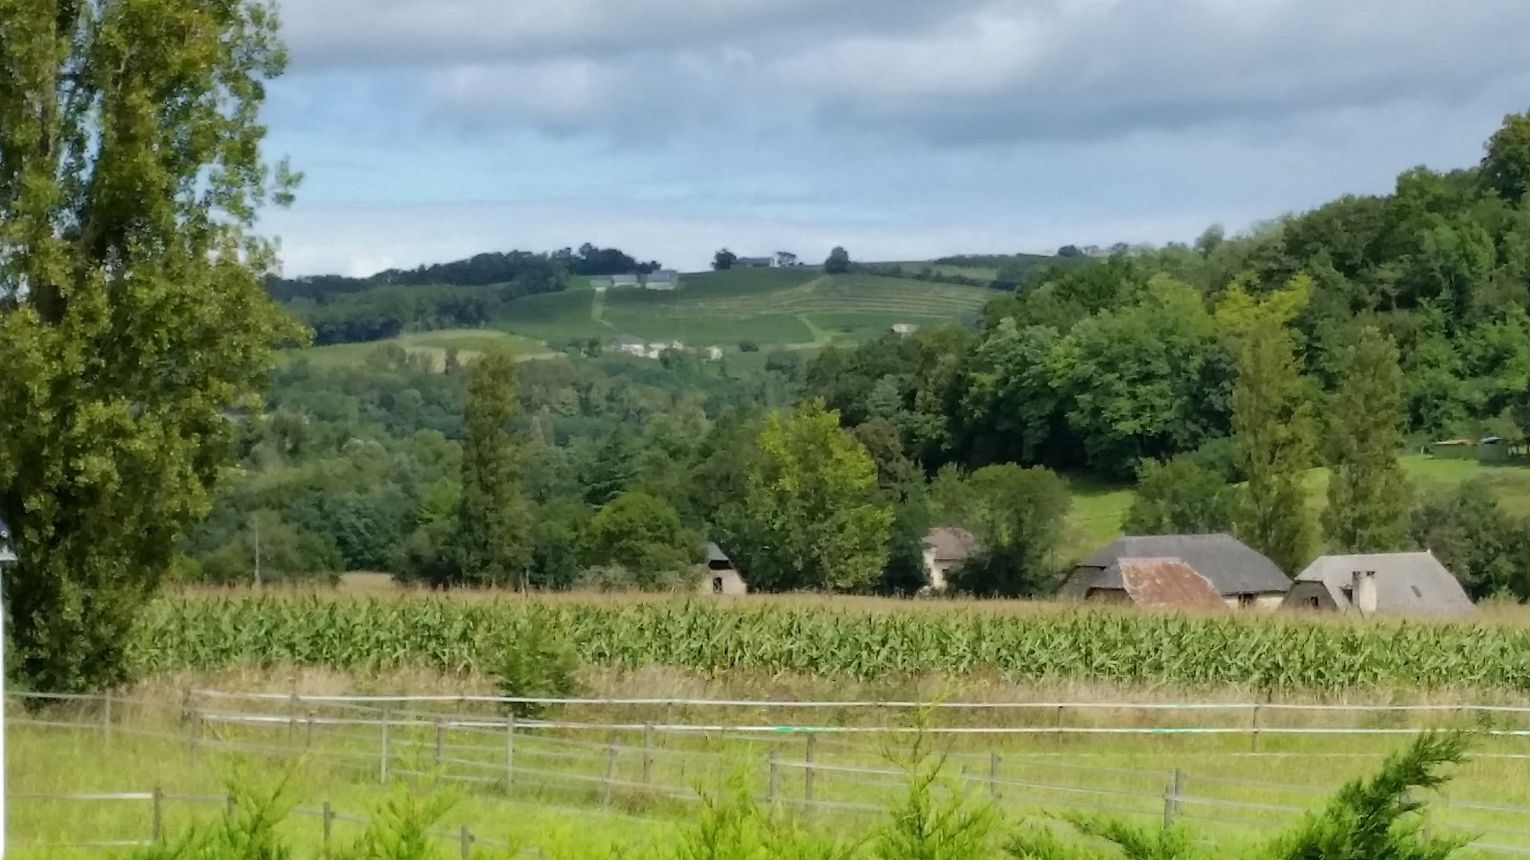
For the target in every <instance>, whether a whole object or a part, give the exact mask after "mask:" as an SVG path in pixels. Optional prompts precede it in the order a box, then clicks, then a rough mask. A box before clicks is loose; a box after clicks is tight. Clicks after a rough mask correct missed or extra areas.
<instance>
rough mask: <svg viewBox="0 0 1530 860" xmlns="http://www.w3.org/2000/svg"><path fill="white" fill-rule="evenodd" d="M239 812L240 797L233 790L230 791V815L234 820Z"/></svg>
mask: <svg viewBox="0 0 1530 860" xmlns="http://www.w3.org/2000/svg"><path fill="white" fill-rule="evenodd" d="M238 814H239V798H238V797H236V796H235V795H234V793H233V792H232V791H231V792H229V793H228V817H229V819H230V820H233V818H234V817H235V816H237V815H238Z"/></svg>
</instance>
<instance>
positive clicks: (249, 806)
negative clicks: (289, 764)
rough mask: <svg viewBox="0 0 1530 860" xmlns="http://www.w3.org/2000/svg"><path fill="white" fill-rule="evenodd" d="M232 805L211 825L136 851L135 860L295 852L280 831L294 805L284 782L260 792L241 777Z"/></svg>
mask: <svg viewBox="0 0 1530 860" xmlns="http://www.w3.org/2000/svg"><path fill="white" fill-rule="evenodd" d="M228 788H229V797H230V798H231V799H232V800H233V807H232V809H231V812H230V814H229V815H227V816H225V817H224V818H223V820H222V821H220V822H219V823H217V824H216V825H213V826H210V827H200V828H192V829H191V830H189V831H187V832H186V833H184V834H182V835H180V836H179V837H177V838H175V839H173V840H171V841H170V842H168V843H166V844H163V845H155V846H152V847H149V848H144V849H141V850H139V851H136V852H134V853H133V855H132V856H133V857H134V858H135V860H290V858H292V857H295V856H296V855H295V853H294V852H293V851H292V849H291V848H290V847H289V846H288V845H287V844H286V843H285V841H284V840H283V839H282V837H281V836H280V835H279V834H278V832H277V831H278V828H279V826H280V825H281V823H282V821H283V820H284V819H285V818H286V817H287V815H288V813H289V811H290V809H291V804H290V803H289V802H288V801H287V800H286V799H285V798H284V794H285V793H286V792H285V784H283V785H278V786H276V787H274V788H273V789H272V790H270V791H257V790H254V789H252V788H251V787H250V785H249V784H248V783H247V782H245V781H241V780H237V779H236V780H233V781H231V782H230V783H229V787H228Z"/></svg>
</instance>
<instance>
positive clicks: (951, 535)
mask: <svg viewBox="0 0 1530 860" xmlns="http://www.w3.org/2000/svg"><path fill="white" fill-rule="evenodd" d="M976 551H977V538H975V537H973V536H972V532H969V531H967V530H966V529H962V528H957V527H955V526H940V527H939V528H933V529H930V530H929V531H927V532H925V533H924V577H925V581H926V582H928V583H929V588H930V590H931V591H943V590H945V588H946V586H947V585H948V584H949V583H950V577H949V574H950V572H951V570H952V569H953V568H956V567H959V566H961V563H962V562H964V561H966V560H967V559H968V557H970V556H971V555H972V554H973V553H974V552H976Z"/></svg>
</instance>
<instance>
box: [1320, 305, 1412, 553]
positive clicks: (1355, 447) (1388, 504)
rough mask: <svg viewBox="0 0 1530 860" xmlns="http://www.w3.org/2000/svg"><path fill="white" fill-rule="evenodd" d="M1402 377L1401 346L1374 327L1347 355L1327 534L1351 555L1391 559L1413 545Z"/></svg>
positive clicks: (1337, 403)
mask: <svg viewBox="0 0 1530 860" xmlns="http://www.w3.org/2000/svg"><path fill="white" fill-rule="evenodd" d="M1402 410H1403V377H1402V368H1401V367H1399V366H1398V356H1397V346H1396V345H1395V344H1394V343H1392V340H1391V339H1390V338H1388V337H1387V336H1386V335H1384V334H1382V333H1381V332H1380V331H1379V330H1377V329H1376V328H1374V327H1372V326H1366V327H1365V328H1364V329H1361V331H1360V335H1359V338H1358V339H1357V340H1356V342H1355V343H1354V345H1352V346H1350V347H1349V348H1348V349H1347V350H1345V352H1344V358H1343V370H1342V376H1341V378H1340V380H1339V390H1338V391H1337V392H1336V393H1335V394H1334V397H1333V401H1332V405H1331V407H1330V409H1329V421H1328V427H1329V431H1328V438H1327V444H1328V445H1329V446H1330V451H1329V462H1330V464H1331V465H1332V467H1333V474H1332V476H1331V477H1330V478H1329V481H1328V509H1327V510H1325V511H1324V512H1323V530H1324V531H1325V532H1326V533H1327V534H1328V539H1329V540H1330V541H1332V542H1333V543H1334V545H1335V546H1337V547H1338V548H1340V549H1343V550H1345V551H1346V552H1388V551H1392V550H1398V549H1402V548H1403V547H1404V546H1405V545H1406V544H1407V543H1408V525H1409V523H1408V512H1409V509H1410V508H1411V506H1412V498H1411V493H1410V491H1409V487H1408V477H1407V475H1406V474H1405V473H1404V472H1403V469H1402V464H1401V463H1400V462H1398V459H1397V453H1398V451H1399V450H1401V448H1402V445H1403V438H1402V422H1403V414H1402Z"/></svg>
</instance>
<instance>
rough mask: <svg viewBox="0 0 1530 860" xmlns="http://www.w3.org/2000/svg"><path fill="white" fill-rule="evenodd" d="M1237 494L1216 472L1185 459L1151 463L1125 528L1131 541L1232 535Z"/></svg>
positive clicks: (1145, 465) (1140, 479)
mask: <svg viewBox="0 0 1530 860" xmlns="http://www.w3.org/2000/svg"><path fill="white" fill-rule="evenodd" d="M1237 503H1238V499H1237V493H1236V490H1235V488H1234V487H1233V485H1232V484H1230V483H1228V481H1227V479H1226V478H1225V477H1223V476H1222V475H1221V474H1218V473H1217V472H1216V471H1214V470H1212V469H1209V468H1207V467H1205V466H1203V465H1201V464H1200V463H1198V462H1196V460H1195V459H1193V458H1192V457H1191V456H1189V455H1181V456H1178V457H1175V458H1174V459H1172V460H1170V461H1168V462H1167V463H1163V462H1159V461H1157V460H1149V461H1147V462H1145V463H1143V465H1142V470H1141V472H1140V475H1139V477H1138V479H1137V496H1136V498H1135V499H1133V500H1132V506H1131V508H1130V509H1128V510H1127V512H1126V518H1125V520H1124V521H1123V522H1122V523H1121V528H1122V530H1123V531H1125V532H1126V533H1127V534H1129V535H1172V534H1211V533H1215V532H1225V531H1231V530H1232V527H1233V517H1234V514H1235V513H1236V511H1237Z"/></svg>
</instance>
